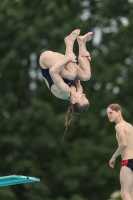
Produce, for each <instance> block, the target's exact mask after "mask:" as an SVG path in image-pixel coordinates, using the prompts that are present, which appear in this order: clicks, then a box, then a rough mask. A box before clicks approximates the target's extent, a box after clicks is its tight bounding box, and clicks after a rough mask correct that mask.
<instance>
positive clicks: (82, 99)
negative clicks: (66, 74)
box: [74, 91, 89, 104]
mask: <svg viewBox="0 0 133 200" xmlns="http://www.w3.org/2000/svg"><path fill="white" fill-rule="evenodd" d="M74 99H75V101H76V103H79V104H87V103H89V101H88V99H87V98H86V96H85V94H84V93H82V92H80V91H78V92H76V93H75V96H74Z"/></svg>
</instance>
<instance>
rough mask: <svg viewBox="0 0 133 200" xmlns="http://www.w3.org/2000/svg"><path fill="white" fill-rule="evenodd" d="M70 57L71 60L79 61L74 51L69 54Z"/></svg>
mask: <svg viewBox="0 0 133 200" xmlns="http://www.w3.org/2000/svg"><path fill="white" fill-rule="evenodd" d="M68 57H69V58H70V61H69V62H74V63H75V62H77V60H76V56H75V54H74V53H70V54H69V55H68Z"/></svg>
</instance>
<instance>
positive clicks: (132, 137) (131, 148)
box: [116, 121, 133, 160]
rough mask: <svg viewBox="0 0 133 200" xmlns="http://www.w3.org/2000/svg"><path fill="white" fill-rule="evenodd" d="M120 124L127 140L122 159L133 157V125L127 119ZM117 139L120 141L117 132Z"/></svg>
mask: <svg viewBox="0 0 133 200" xmlns="http://www.w3.org/2000/svg"><path fill="white" fill-rule="evenodd" d="M120 125H121V126H122V128H123V130H124V133H125V136H126V140H127V146H126V148H125V150H124V151H123V153H122V155H121V156H122V160H127V159H132V158H133V126H132V125H131V124H129V123H127V122H126V121H124V122H121V123H120ZM116 136H117V139H118V141H119V138H118V135H117V133H116Z"/></svg>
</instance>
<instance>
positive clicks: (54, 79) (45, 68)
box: [39, 29, 93, 128]
mask: <svg viewBox="0 0 133 200" xmlns="http://www.w3.org/2000/svg"><path fill="white" fill-rule="evenodd" d="M79 34H80V29H76V30H74V31H73V32H72V33H71V34H70V35H68V36H67V37H65V39H64V41H65V44H66V52H65V55H63V54H60V53H57V52H52V51H45V52H43V53H42V54H41V56H40V59H39V63H40V66H41V71H42V75H43V77H44V80H45V82H46V85H47V87H48V88H49V90H50V91H51V92H52V93H53V95H54V96H56V97H57V98H60V99H63V100H69V101H70V103H71V106H70V107H69V109H68V111H67V114H66V124H65V125H66V128H67V127H68V123H69V120H70V118H71V114H72V113H75V114H83V113H85V112H86V111H87V109H88V106H89V101H88V99H87V98H86V96H85V94H84V93H83V88H82V86H81V84H80V81H88V80H89V79H90V77H91V69H90V60H91V57H90V54H89V52H88V51H87V50H86V41H87V40H88V38H89V37H90V36H91V35H92V34H93V33H92V32H88V33H87V34H85V35H84V36H79ZM76 39H77V42H78V46H79V55H78V63H79V64H76V62H77V60H76V56H75V54H74V53H73V44H74V41H75V40H76Z"/></svg>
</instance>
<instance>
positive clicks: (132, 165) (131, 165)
mask: <svg viewBox="0 0 133 200" xmlns="http://www.w3.org/2000/svg"><path fill="white" fill-rule="evenodd" d="M121 165H122V166H126V167H129V168H130V169H131V170H132V171H133V159H128V160H123V161H122V164H121Z"/></svg>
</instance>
